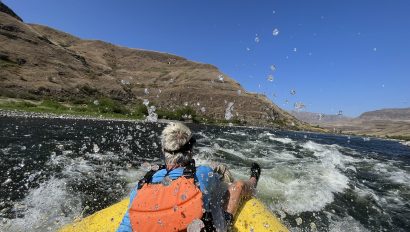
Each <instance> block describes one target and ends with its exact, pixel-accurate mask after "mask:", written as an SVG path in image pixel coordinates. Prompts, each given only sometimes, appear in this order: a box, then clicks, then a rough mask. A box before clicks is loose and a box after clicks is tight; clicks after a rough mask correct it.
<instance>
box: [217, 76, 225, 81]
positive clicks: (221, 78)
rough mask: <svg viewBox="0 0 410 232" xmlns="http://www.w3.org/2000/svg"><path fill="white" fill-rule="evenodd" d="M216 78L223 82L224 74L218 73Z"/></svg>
mask: <svg viewBox="0 0 410 232" xmlns="http://www.w3.org/2000/svg"><path fill="white" fill-rule="evenodd" d="M218 80H219V81H220V82H224V76H223V75H222V74H219V75H218Z"/></svg>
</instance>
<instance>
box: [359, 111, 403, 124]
mask: <svg viewBox="0 0 410 232" xmlns="http://www.w3.org/2000/svg"><path fill="white" fill-rule="evenodd" d="M359 118H360V119H363V120H391V121H409V122H410V108H402V109H381V110H375V111H369V112H365V113H363V114H361V115H360V116H359Z"/></svg>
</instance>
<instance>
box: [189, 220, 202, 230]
mask: <svg viewBox="0 0 410 232" xmlns="http://www.w3.org/2000/svg"><path fill="white" fill-rule="evenodd" d="M204 227H205V224H204V222H203V221H202V220H200V219H195V220H193V221H192V222H191V223H190V224H189V225H188V228H187V232H197V231H201V229H202V228H204Z"/></svg>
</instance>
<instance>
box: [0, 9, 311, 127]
mask: <svg viewBox="0 0 410 232" xmlns="http://www.w3.org/2000/svg"><path fill="white" fill-rule="evenodd" d="M5 12H6V13H5ZM256 38H257V39H256ZM256 38H255V42H256V40H257V41H259V37H258V36H256ZM0 47H1V48H2V49H1V50H0V65H1V70H0V79H1V81H0V96H5V97H12V98H24V99H44V98H45V97H50V96H51V97H53V98H55V99H57V100H60V101H76V100H78V99H80V100H82V101H84V100H85V101H87V102H91V103H92V102H94V101H95V99H98V98H100V97H108V98H111V99H115V100H118V101H120V102H122V103H124V104H131V103H135V102H142V101H143V100H144V99H146V100H148V101H149V102H150V103H151V104H152V105H154V106H155V107H156V109H157V110H159V109H164V110H171V111H172V110H174V109H176V108H179V107H190V108H192V109H193V110H194V111H195V112H196V113H197V114H198V115H200V116H204V117H206V118H211V119H217V120H225V119H226V117H225V116H226V114H225V113H226V112H225V111H226V108H228V106H229V105H228V104H229V103H231V102H233V103H234V105H235V107H234V109H233V110H232V112H230V113H231V114H232V117H229V118H230V120H236V121H241V122H244V123H246V124H247V125H271V126H280V127H292V125H295V126H293V128H295V129H297V128H301V127H307V125H306V124H303V123H301V122H299V121H298V120H297V119H295V118H294V117H293V116H290V115H289V114H288V113H287V112H284V111H282V110H281V109H280V108H279V107H277V106H276V105H274V104H273V103H272V102H271V101H270V100H269V99H268V98H267V97H266V96H264V95H262V94H256V93H249V92H247V91H246V90H245V89H243V88H242V86H241V85H240V84H239V83H238V82H236V81H235V80H233V79H232V78H230V77H229V76H227V75H225V74H223V73H221V72H220V71H219V70H218V69H217V68H216V67H214V66H212V65H209V64H202V63H198V62H192V61H189V60H187V59H185V58H183V57H179V56H175V55H171V54H166V53H160V52H153V51H146V50H142V49H130V48H125V47H120V46H115V45H113V44H110V43H106V42H103V41H98V40H82V39H80V38H77V37H75V36H72V35H70V34H67V33H64V32H61V31H58V30H55V29H52V28H49V27H46V26H41V25H35V24H25V23H24V22H23V21H21V20H20V18H19V17H18V16H17V15H15V14H14V13H13V12H12V11H11V10H10V9H9V8H7V7H6V6H5V5H4V4H2V5H1V10H0ZM271 69H272V71H274V70H275V67H274V65H272V67H271ZM271 80H273V76H272V78H271Z"/></svg>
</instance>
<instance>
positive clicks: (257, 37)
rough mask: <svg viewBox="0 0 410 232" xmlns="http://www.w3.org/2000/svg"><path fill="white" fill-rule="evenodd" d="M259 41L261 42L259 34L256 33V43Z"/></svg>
mask: <svg viewBox="0 0 410 232" xmlns="http://www.w3.org/2000/svg"><path fill="white" fill-rule="evenodd" d="M259 42H260V39H259V36H258V34H256V35H255V43H259Z"/></svg>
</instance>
